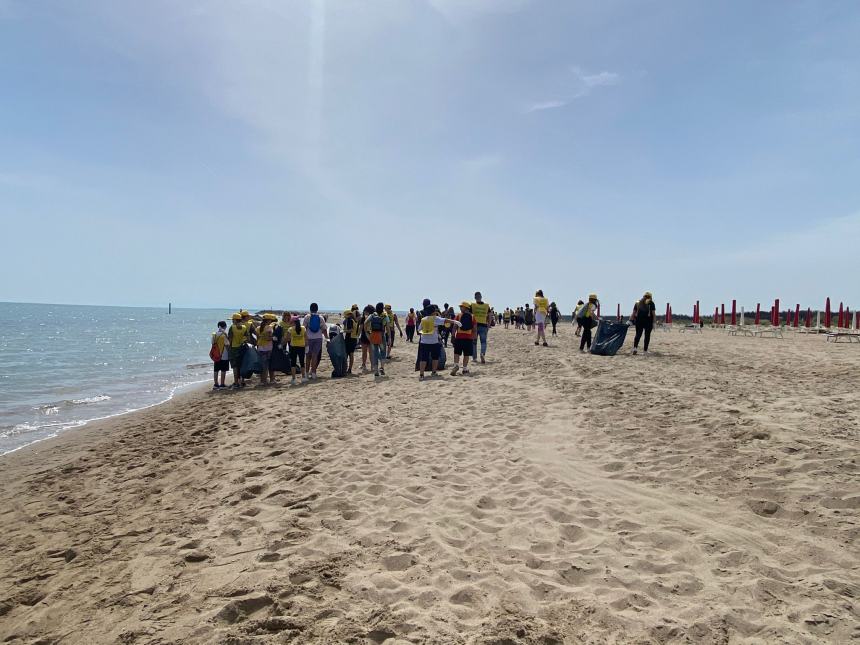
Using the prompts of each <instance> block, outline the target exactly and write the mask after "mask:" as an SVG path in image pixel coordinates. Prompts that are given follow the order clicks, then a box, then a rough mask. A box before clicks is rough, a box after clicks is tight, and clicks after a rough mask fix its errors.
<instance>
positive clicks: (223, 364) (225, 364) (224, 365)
mask: <svg viewBox="0 0 860 645" xmlns="http://www.w3.org/2000/svg"><path fill="white" fill-rule="evenodd" d="M222 356H223V354H222ZM229 369H230V361H229V359H226V358H225V359H224V360H222V361H215V371H216V372H226V371H227V370H229Z"/></svg>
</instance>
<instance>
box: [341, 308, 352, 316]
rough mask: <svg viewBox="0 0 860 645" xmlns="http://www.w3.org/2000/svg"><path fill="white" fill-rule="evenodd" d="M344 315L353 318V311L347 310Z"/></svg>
mask: <svg viewBox="0 0 860 645" xmlns="http://www.w3.org/2000/svg"><path fill="white" fill-rule="evenodd" d="M343 315H344V316H351V315H352V309H347V310H346V311H344V312H343Z"/></svg>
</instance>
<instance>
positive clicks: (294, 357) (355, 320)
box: [209, 289, 656, 389]
mask: <svg viewBox="0 0 860 645" xmlns="http://www.w3.org/2000/svg"><path fill="white" fill-rule="evenodd" d="M532 305H533V306H532ZM532 305H529V304H528V303H526V304H525V305H524V306H523V307H517V308H516V309H512V308H510V307H506V308H505V310H504V312H503V313H502V315H501V316H500V317H499V318H501V321H502V323H503V324H504V328H505V329H508V328H509V327H510V325H511V324H513V325H514V328H515V329H522V330H525V331H528V332H532V331H535V332H536V333H535V340H534V344H535V345H543V346H544V347H548V346H549V345H548V343H547V339H546V328H547V324H548V323H549V325H551V327H552V335H553V336H555V335H557V333H558V332H557V329H556V326H557V324H558V322H559V321H560V319H561V314H560V312H559V309H558V307H557V306H556V303H555V302H550V301H549V299H548V298H546V297H545V296H544V294H543V291H542V290H540V289H538V290H537V291H536V292H535V295H534V298H533V301H532ZM458 309H459V311H455V310H454V308H453V307H451V306H450V305H448V303H445V305H444V306H443V307H439V306H438V305H435V304H433V303H432V302H431V300H430V299H429V298H426V299H424V301H423V302H422V305H421V308H420V309H418V310H417V311H416V309H415V308H411V309H409V312H408V313H407V314H406V319H405V321H404V323H405V324H404V326H403V327H401V325H400V319H399V318H398V316H397V313H395V312H394V311H393V309H392V307H391V305H389V304H384V303H382V302H378V303H377V304H376V305H370V304H368V305H366V306H365V307H364V308H363V309H359V306H358V305H352V307H351V308H350V309H348V310H346V311H344V312H343V317H342V322H341V323H340V324H329V322H328V321H327V319H326V317H325V316H323V315H322V314H321V313H320V312H319V306H318V305H317V303H315V302H314V303H311V305H310V307H309V312H308V313H307V314H305V315H304V316H302V315H299V314H293V313H291V312H288V311H285V312H283V314H282V315H281V317H280V318H279V317H278V316H277V315H275V314H273V313H264V314H263V315H262V316H261V317H260V320H259V321H255V320H254V319H253V318H252V316H251V314H250V312H248V311H247V310H244V309H243V310H240V311H238V312H236V313H234V314H233V315H232V317H231V324H230V326H229V327H228V326H227V323H226V322H225V321H221V322H219V323H218V327H217V329H216V331H215V332H214V333H213V334H212V347H211V350H210V353H209V356H210V358H211V359H212V360H213V362H214V388H215V389H220V388H225V387H227V385H226V382H225V381H226V375H227V372H228V371H229V370H231V369H232V372H233V384H232V387H233V388H237V389H238V388H242V387H245V385H246V384H247V378H248V376H249V370H248V368H247V362H248V359H249V358H250V357H249V356H248V354H249V349H250V348H253V349H254V352H253V354H252V356H253V359H254V367H253V369H252V370H251V371H253V372H254V373H259V375H260V382H261V384H263V385H269V384H273V383H275V382H276V379H275V375H276V373H277V372H282V373H288V374H290V377H291V384H293V385H295V384H296V383H297V378H298V379H300V382H301V383H305V382H307V381H312V380H315V379H316V378H317V370H318V368H319V364H320V361H321V359H322V350H323V344H324V343H325V342H327V341H331V340H332V339H333V338H334V337H335V336H337V335H338V334H340V335H342V338H343V343H344V346H345V351H346V358H347V360H346V367H345V373H346V374H352V373H353V368H354V362H355V353H356V352H357V350H358V348H359V347H360V348H361V371H362V372H368V371H372V372H373V374H374V375H375V376H377V377H379V376H384V375H385V362H386V361H387V360H389V359H390V358H391V355H392V351H393V349H394V341H395V338H396V336H397V335H399V336H400V337H401V338H403V336H404V328H405V335H406V339H407V341H408V342H410V343H413V342H415V338H416V336H417V339H418V341H417V342H418V356H417V361H416V370H417V371H418V372H419V379H420V380H422V381H423V380H424V379H425V378H426V372H427V370H428V369H429V370H430V374H431V376H437V375H438V372H439V369H440V364H441V365H444V363H442V362H441V360H440V359H441V358H442V352H443V351H444V350H443V348H444V347H448V343H449V341H452V344H453V349H454V364H453V367H452V368H451V374H452V375H456V374H457V373H459V372H462V373H463V374H469V373H470V371H469V361H470V360H472V361H478V360H480V362H481V363H485V362H486V354H487V339H488V335H489V330H490V328H491V327H493V326H495V325H496V321H497V316H496V312H495V310H494V309H493V308H492V307H491V306H490V305H489V304H488V303H486V302H485V301H484V300H483V297H482V295H481V293H480V292H475V296H474V300H464V301H462V302H461V303H460V305H459V307H458ZM599 312H600V304H599V301H598V299H597V294H594V293H592V294H589V296H588V301H587V302H583V301H582V300H580V301H579V303H577V307H576V309H575V311H574V313H573V323H574V324H575V326H576V335H577V336H581V339H580V345H579V349H580V351H581V352H585V351H587V350H588V349H589V348H590V347H591V343H592V329H593V328H594V327H596V326H597V323H598V322H599V320H600V315H599ZM655 315H656V307H655V305H654V302H653V300H652V298H651V293H650V292H646V293H645V295H644V296H643V297H642V298H641V299H640V300H639V301H637V303H636V305H635V306H634V310H633V314H632V315H631V319H630V323H631V324H635V326H636V336H635V340H634V346H633V353H634V354H636V353H637V352H638V348H639V342H640V339H641V338H642V337H643V336H644V340H645V342H644V351H645V352H646V353H647V352H648V347H649V344H650V340H651V331H652V330H653V328H654V323H655Z"/></svg>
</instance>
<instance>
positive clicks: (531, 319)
mask: <svg viewBox="0 0 860 645" xmlns="http://www.w3.org/2000/svg"><path fill="white" fill-rule="evenodd" d="M523 318H524V319H525V322H526V331H531V330H532V327H534V324H535V312H534V309H532V308H531V307H529V305H528V303H526V308H525V310H524V311H523Z"/></svg>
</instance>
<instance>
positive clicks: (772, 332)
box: [753, 327, 785, 339]
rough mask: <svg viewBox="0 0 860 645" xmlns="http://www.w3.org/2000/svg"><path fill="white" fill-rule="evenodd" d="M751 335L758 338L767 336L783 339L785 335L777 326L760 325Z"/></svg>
mask: <svg viewBox="0 0 860 645" xmlns="http://www.w3.org/2000/svg"><path fill="white" fill-rule="evenodd" d="M753 336H758V337H759V338H764V337H765V336H769V337H771V338H780V339H785V336H783V335H782V329H780V328H779V327H761V328H760V329H756V330H755V331H754V332H753Z"/></svg>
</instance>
